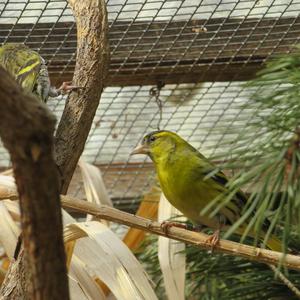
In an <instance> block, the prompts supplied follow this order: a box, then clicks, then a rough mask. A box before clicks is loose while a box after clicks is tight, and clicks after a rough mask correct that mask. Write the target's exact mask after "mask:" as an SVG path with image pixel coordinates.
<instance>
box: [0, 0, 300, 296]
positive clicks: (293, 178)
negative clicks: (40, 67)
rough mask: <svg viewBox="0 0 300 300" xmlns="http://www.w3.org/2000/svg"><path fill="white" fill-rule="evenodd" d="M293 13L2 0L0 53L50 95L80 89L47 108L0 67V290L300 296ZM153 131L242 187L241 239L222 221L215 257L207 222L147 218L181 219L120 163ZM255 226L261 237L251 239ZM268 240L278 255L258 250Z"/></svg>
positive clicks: (286, 5) (140, 160) (147, 164)
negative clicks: (29, 54)
mask: <svg viewBox="0 0 300 300" xmlns="http://www.w3.org/2000/svg"><path fill="white" fill-rule="evenodd" d="M299 10H300V1H298V0H292V1H288V0H258V1H254V0H253V1H250V0H245V1H244V0H239V1H233V0H206V1H205V0H107V1H104V0H103V1H102V0H87V1H77V0H70V1H63V0H57V1H56V0H27V1H26V0H16V1H13V0H0V44H1V45H4V44H7V43H24V44H25V45H27V46H28V47H29V48H30V49H32V50H35V51H37V52H38V53H39V54H40V55H41V57H42V58H43V59H44V60H45V61H46V63H47V68H48V71H49V76H50V80H51V85H52V86H56V87H59V86H60V85H61V84H62V83H63V82H70V81H71V82H72V83H73V84H74V85H76V86H77V87H79V89H77V90H75V91H72V92H70V93H67V94H65V95H60V96H58V97H57V98H49V99H48V101H47V107H48V109H49V110H48V109H47V108H46V107H45V106H43V105H42V104H38V105H36V104H34V103H35V101H34V100H32V97H31V98H30V99H31V100H28V99H27V98H26V97H30V96H28V95H24V94H22V91H21V90H20V89H19V88H18V86H17V85H16V84H15V83H14V82H13V81H12V79H11V78H9V77H8V79H6V75H7V74H6V72H5V71H4V70H0V71H1V72H2V73H1V74H0V75H1V76H0V96H1V98H0V99H1V100H0V101H1V102H0V119H2V121H1V120H0V136H1V140H2V144H1V145H0V169H1V171H2V172H3V173H2V174H1V175H0V199H1V201H0V244H1V251H2V252H1V254H0V284H2V285H1V293H0V294H1V297H3V299H69V298H70V299H122V300H131V299H169V300H171V299H172V300H174V299H178V300H182V299H224V300H231V299H261V298H262V297H264V298H265V299H298V298H299V297H300V291H299V285H300V275H299V270H300V258H299V256H298V253H299V252H298V251H297V249H299V247H300V240H299V233H300V230H299V228H300V226H299V224H300V223H299V217H300V209H299V207H300V206H299V204H300V197H299V195H300V193H299V182H298V177H299V176H298V175H299V170H298V169H299V161H300V152H299V145H300V143H299V140H300V137H299V121H298V120H299V117H300V116H299V111H300V105H299V103H298V102H299V95H300V85H299V79H300V76H299V74H300V71H299V68H300V54H299V48H297V45H298V43H299V38H300V19H299ZM268 63H269V64H268ZM0 65H1V64H0ZM24 97H25V98H26V99H27V101H28V103H29V104H28V105H26V103H27V102H26V101H25V98H24ZM2 99H4V100H2ZM99 99H100V101H99ZM19 100H20V101H19ZM22 101H23V102H22ZM11 103H13V104H11ZM39 105H40V106H39ZM1 111H2V112H1ZM51 112H52V113H53V115H54V116H55V117H56V119H57V124H56V125H55V124H54V121H53V115H52V114H51ZM35 116H36V121H32V120H33V119H34V117H35ZM31 122H32V124H31ZM45 124H48V125H49V126H48V125H45ZM158 129H160V130H170V131H173V132H176V133H178V134H179V135H180V136H181V137H183V138H184V139H185V140H187V141H188V142H189V143H190V144H192V145H193V146H194V147H195V148H196V149H198V150H199V151H200V152H201V153H202V154H203V155H205V156H206V157H209V158H210V159H211V160H212V161H214V163H215V164H216V166H217V168H222V169H223V170H224V172H225V174H226V175H227V176H228V177H229V178H233V179H232V181H229V182H228V186H227V187H228V191H229V193H228V194H229V195H232V194H234V193H235V192H236V191H237V190H238V189H242V190H243V191H244V192H245V194H246V195H247V197H248V199H249V201H248V204H247V205H246V204H245V207H244V209H243V210H242V213H241V216H242V219H241V220H242V221H237V222H240V223H238V225H241V224H244V222H246V221H245V220H246V216H247V218H249V216H251V218H252V219H251V220H252V221H249V222H248V221H247V225H249V226H248V227H247V229H246V233H245V232H244V233H245V234H244V235H242V240H241V239H240V238H241V237H240V236H235V235H233V236H232V235H230V234H231V233H233V231H234V230H233V229H232V227H231V229H229V232H228V231H227V235H226V231H225V233H224V234H225V235H221V238H222V237H224V238H225V239H226V240H227V239H229V240H231V241H226V240H223V239H221V240H220V241H219V242H218V243H217V244H216V245H215V246H214V247H213V249H212V247H211V245H210V244H209V243H208V242H207V237H208V236H209V235H210V234H212V231H211V229H209V228H204V229H203V230H202V231H201V232H194V231H192V230H187V229H182V228H177V227H170V228H168V229H167V230H165V228H161V226H160V224H159V223H157V222H158V221H159V222H162V221H166V220H172V221H173V220H174V219H175V220H177V221H178V222H181V223H185V222H186V219H184V218H183V216H182V214H181V213H180V212H179V211H177V210H176V209H175V208H174V207H171V205H170V204H169V202H168V201H167V200H166V199H165V198H164V196H162V194H161V190H160V186H159V183H158V180H157V177H156V172H155V169H154V166H153V163H152V162H151V160H150V159H149V158H147V157H146V156H142V155H137V156H131V155H130V153H131V151H132V150H133V149H134V147H135V146H136V145H137V144H138V143H139V142H140V141H141V140H142V138H143V137H144V136H145V135H146V134H147V133H149V132H152V131H155V130H158ZM39 130H40V131H41V133H40V134H39ZM54 130H55V132H54ZM53 135H54V138H52V137H53ZM37 136H39V139H38V140H37V139H36V137H37ZM33 137H34V138H33ZM20 149H24V151H23V150H20ZM26 149H30V150H28V151H29V152H28V151H27V150H26ZM28 153H29V154H28ZM52 154H54V155H52ZM44 155H45V157H46V156H47V155H48V156H47V159H46V158H45V160H44ZM52 156H54V160H55V162H54V160H53V159H52V158H51V157H52ZM28 157H29V158H30V159H29V161H30V162H28V161H27V159H28ZM79 158H80V160H79ZM78 160H79V163H78ZM12 167H13V170H14V172H12V171H11V168H12ZM218 170H219V169H218ZM13 173H14V176H15V178H16V183H15V181H14V178H13V177H12V176H13ZM48 175H49V177H48ZM212 176H215V173H213V174H212ZM47 177H48V178H47ZM45 178H46V179H45ZM17 191H18V193H17ZM58 192H59V193H58ZM59 194H61V195H62V196H61V197H60V199H61V206H62V208H63V211H62V217H63V224H61V221H60V217H61V216H60V213H59V211H60V202H59ZM43 195H46V196H45V197H44V196H43ZM229 195H225V196H224V197H225V200H224V198H223V200H224V201H225V202H226V201H229ZM253 195H254V196H253ZM187 197H189V195H187ZM48 198H49V199H48ZM52 198H54V199H56V200H57V201H56V202H55V201H52V200H51V199H52ZM47 199H48V200H49V202H47V201H48V200H47ZM17 200H20V204H21V211H20V210H19V204H18V201H17ZM31 200H32V201H31ZM51 201H52V202H51ZM218 201H219V200H218ZM218 201H217V200H216V202H215V204H216V206H217V205H218ZM54 202H55V203H56V204H55V205H52V203H54ZM226 203H227V202H226ZM226 203H225V204H223V205H226ZM220 205H221V204H220ZM220 207H222V205H221V206H220ZM220 207H219V208H220ZM220 209H221V208H220ZM50 211H52V212H53V214H51V213H49V214H48V212H50ZM128 213H130V215H129V214H128ZM132 214H133V215H132ZM137 216H138V217H137ZM243 217H244V219H243ZM52 218H53V219H52ZM52 220H54V221H53V223H52ZM265 220H267V221H268V222H269V223H268V224H269V227H268V228H270V230H268V229H267V231H266V232H267V233H266V236H267V237H266V238H265V240H264V237H263V238H262V240H260V239H259V238H258V235H257V234H252V235H250V237H249V234H247V233H249V232H250V231H251V230H254V231H255V230H256V231H257V232H259V230H261V229H262V228H263V225H262V224H264V222H265ZM107 221H111V222H107ZM50 222H51V223H50ZM124 225H125V226H124ZM238 225H236V223H235V224H233V227H234V226H238ZM21 227H22V229H23V233H22V235H21V238H20V228H21ZM189 229H190V228H189ZM62 230H63V236H62ZM230 230H231V231H230ZM256 231H255V232H256ZM273 231H274V232H276V235H277V236H278V237H279V239H280V240H281V242H282V248H281V249H280V252H275V251H271V250H268V249H264V247H265V244H266V243H265V242H266V240H267V238H268V237H269V236H270V235H271V234H272V233H273ZM53 232H55V233H53ZM146 232H148V233H146ZM206 234H208V235H206ZM158 236H159V237H158ZM162 236H164V237H162ZM166 237H167V238H166ZM251 238H252V239H251ZM63 239H64V249H65V251H63ZM18 240H19V242H18ZM20 241H21V242H20ZM40 241H41V242H40ZM232 241H235V242H232ZM262 242H263V243H262ZM55 243H57V245H58V246H57V249H59V250H57V249H56V247H54V246H55V245H54V246H53V244H55ZM241 243H243V244H241ZM17 244H18V248H19V249H18V251H17V255H16V253H15V248H16V245H17ZM246 244H248V245H246ZM254 247H255V248H254ZM47 249H49V251H48V252H49V253H47ZM64 253H65V254H64ZM283 253H284V254H283ZM48 254H49V255H48ZM49 261H50V262H51V263H50V264H49ZM53 261H54V262H53ZM65 261H66V263H65ZM52 262H53V264H52ZM57 274H60V275H59V276H58V275H57ZM1 299H2V298H1Z"/></svg>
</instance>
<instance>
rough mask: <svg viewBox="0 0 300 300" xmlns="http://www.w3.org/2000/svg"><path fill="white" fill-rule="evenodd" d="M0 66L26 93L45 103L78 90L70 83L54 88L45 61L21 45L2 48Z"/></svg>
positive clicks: (7, 45) (10, 44)
mask: <svg viewBox="0 0 300 300" xmlns="http://www.w3.org/2000/svg"><path fill="white" fill-rule="evenodd" d="M0 65H1V66H2V67H3V68H4V69H6V70H7V71H8V72H9V73H10V74H11V75H12V76H13V77H14V78H15V80H16V81H17V82H18V83H19V84H20V85H21V86H22V87H23V89H24V90H25V91H26V92H30V93H33V94H35V95H37V96H38V98H39V99H41V100H42V101H44V102H46V101H47V100H48V97H57V96H59V95H61V94H63V93H65V92H67V91H71V90H73V89H76V88H77V87H75V86H72V85H71V83H70V82H64V83H63V84H62V85H61V87H60V88H59V89H56V88H55V87H52V86H51V85H50V79H49V74H48V69H47V64H46V62H45V60H44V59H43V58H42V57H41V56H40V55H39V54H38V53H37V52H36V51H33V50H32V49H30V48H28V47H27V46H26V45H24V44H21V43H7V44H4V45H3V46H2V47H0Z"/></svg>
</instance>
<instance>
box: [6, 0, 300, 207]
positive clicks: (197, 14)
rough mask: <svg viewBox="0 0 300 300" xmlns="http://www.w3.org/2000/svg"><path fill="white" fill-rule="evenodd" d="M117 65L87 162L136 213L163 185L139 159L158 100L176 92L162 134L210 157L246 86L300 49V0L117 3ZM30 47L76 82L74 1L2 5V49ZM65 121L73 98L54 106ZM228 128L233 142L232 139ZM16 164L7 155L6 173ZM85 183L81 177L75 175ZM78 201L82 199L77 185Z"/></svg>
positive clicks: (112, 8) (110, 4) (167, 100)
mask: <svg viewBox="0 0 300 300" xmlns="http://www.w3.org/2000/svg"><path fill="white" fill-rule="evenodd" d="M107 9H108V19H109V28H110V29H109V41H110V48H111V65H110V70H109V78H108V82H107V86H108V87H107V88H106V89H105V91H104V93H103V94H102V97H101V102H100V106H99V108H98V111H97V114H96V116H95V119H94V122H93V126H92V128H91V131H90V134H89V138H88V141H87V143H86V147H85V150H84V153H83V156H84V158H85V159H86V160H87V161H89V162H91V163H93V164H95V165H98V166H100V168H101V170H102V172H103V175H104V181H105V184H106V186H107V189H108V191H109V193H110V195H111V196H112V198H113V200H114V202H115V203H116V204H117V205H119V206H120V207H124V208H126V209H129V210H131V209H133V210H134V209H135V207H136V203H137V202H138V200H139V199H140V197H141V195H142V194H143V193H144V192H145V191H147V190H148V189H149V187H150V186H151V185H152V184H153V182H154V180H155V177H154V172H153V167H152V165H151V163H150V162H149V160H147V159H145V158H144V157H142V156H140V157H138V156H137V157H129V153H130V150H131V149H132V148H133V147H134V146H135V145H136V144H137V142H138V141H139V140H140V139H141V138H142V136H143V135H144V134H145V133H147V132H149V131H151V130H155V129H156V128H157V123H158V119H159V113H158V107H157V105H156V103H155V100H154V98H153V97H150V95H149V91H150V89H151V88H152V87H153V86H155V85H156V84H157V83H158V82H159V81H162V82H163V83H166V85H165V86H164V87H163V88H162V90H161V94H160V99H161V100H162V102H163V118H162V122H161V128H165V129H169V130H174V131H177V132H178V133H179V134H180V135H182V136H183V137H185V138H186V139H187V140H189V141H190V142H191V143H192V144H193V145H194V146H195V147H196V148H198V149H201V151H202V152H203V153H204V154H205V155H211V154H215V153H216V151H217V148H216V147H215V146H216V145H218V144H220V143H222V140H224V139H225V138H226V134H225V130H224V134H217V133H215V132H214V128H215V127H216V126H219V125H220V124H222V126H224V120H226V118H228V119H231V120H232V119H234V118H235V117H236V118H237V117H238V116H240V115H241V114H242V113H243V112H242V111H241V110H239V109H238V108H237V104H239V103H242V102H245V101H247V90H245V89H244V88H243V85H242V84H243V81H244V80H248V79H250V78H252V77H253V76H254V74H255V73H256V72H257V71H258V70H259V69H261V68H262V66H263V64H264V62H265V61H266V60H267V59H269V58H270V57H271V56H274V55H277V54H283V53H288V52H289V51H292V46H293V45H295V44H297V43H298V42H299V37H300V35H299V33H300V18H299V16H298V14H299V9H300V0H294V1H287V0H261V1H252V0H248V1H243V0H239V1H231V0H224V1H219V0H206V1H205V0H201V1H194V0H180V1H179V0H130V1H128V0H108V1H107ZM6 42H22V43H23V42H25V43H26V44H27V45H28V46H29V47H31V48H33V49H35V50H37V51H39V52H40V53H41V55H42V56H43V57H44V58H45V59H46V60H47V61H48V67H49V71H50V76H51V80H52V82H53V83H54V84H58V83H59V82H61V81H63V80H64V81H65V80H69V79H71V78H72V73H73V70H74V66H75V55H76V24H75V22H74V18H73V16H72V12H71V10H70V8H69V7H68V5H67V2H66V1H62V0H53V1H50V0H30V1H29V0H27V1H26V0H15V1H10V0H9V1H3V0H0V43H1V44H2V43H6ZM49 106H50V108H51V109H52V110H53V111H54V112H55V114H56V115H57V117H58V118H59V117H60V116H61V114H62V110H63V108H64V99H55V100H52V101H49ZM231 125H232V123H228V124H227V125H226V127H227V129H228V130H227V131H226V132H227V134H228V135H230V134H232V133H231V132H230V126H231ZM7 166H9V157H8V154H7V153H6V151H5V150H4V148H3V147H1V148H0V167H3V168H5V167H7ZM75 176H77V177H78V175H75ZM74 182H75V183H76V184H73V185H71V193H72V194H74V195H76V196H79V197H81V196H83V195H82V184H81V183H80V179H79V178H75V179H74Z"/></svg>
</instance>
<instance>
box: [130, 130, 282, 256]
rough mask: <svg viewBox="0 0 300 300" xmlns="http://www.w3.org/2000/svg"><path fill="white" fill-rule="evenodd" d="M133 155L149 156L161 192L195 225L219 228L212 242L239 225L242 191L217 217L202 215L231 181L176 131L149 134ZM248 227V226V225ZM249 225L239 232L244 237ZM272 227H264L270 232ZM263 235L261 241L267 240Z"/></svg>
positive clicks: (273, 242) (273, 243) (273, 241)
mask: <svg viewBox="0 0 300 300" xmlns="http://www.w3.org/2000/svg"><path fill="white" fill-rule="evenodd" d="M131 154H146V155H148V156H149V157H150V158H151V160H152V161H153V163H154V165H155V169H156V172H157V175H158V178H159V182H160V186H161V189H162V191H163V193H164V195H165V196H166V198H167V199H168V201H169V202H170V203H171V204H172V205H173V206H174V207H176V208H177V209H178V210H179V211H181V212H182V214H183V215H185V216H186V217H187V218H188V219H190V220H191V221H192V222H193V223H194V224H197V225H205V226H207V227H210V228H212V229H215V230H216V231H215V234H214V235H213V236H212V238H211V239H210V241H211V242H212V244H213V245H214V244H215V243H217V242H218V240H219V230H221V229H224V228H226V227H228V226H230V225H232V224H233V223H235V222H236V221H237V220H238V219H239V218H240V216H241V212H242V210H243V207H244V206H245V204H246V202H247V198H246V196H245V194H244V193H243V192H242V191H239V192H237V193H236V194H235V196H234V197H233V198H232V199H231V201H230V202H228V203H226V204H225V205H224V206H223V207H222V208H221V209H220V211H219V213H218V215H216V216H215V217H210V216H209V214H210V212H209V213H207V214H204V215H203V214H202V213H201V212H202V211H203V209H204V208H205V207H206V205H207V204H209V203H210V202H211V201H213V200H214V199H216V197H220V196H221V195H224V194H225V193H226V191H227V186H226V184H227V182H228V180H227V178H226V176H225V175H224V174H223V173H222V172H220V171H219V172H217V173H213V171H214V170H216V166H215V165H214V164H213V163H211V162H210V161H209V160H208V159H207V158H205V157H204V156H203V155H202V154H201V153H199V151H198V150H196V149H195V148H194V147H193V146H191V145H190V144H189V143H188V142H186V141H185V140H184V139H182V138H181V137H180V136H179V135H177V134H176V133H174V132H170V131H166V130H160V131H154V132H151V133H149V134H147V135H146V136H145V137H144V138H143V140H142V142H141V144H140V145H138V146H137V147H136V148H135V149H134V150H133V152H132V153H131ZM245 225H246V224H245ZM245 227H246V226H241V227H240V228H239V229H238V230H237V232H236V233H238V234H242V233H243V230H244V229H245ZM267 227H268V224H264V228H265V229H266V228H267ZM264 234H265V233H264V232H262V233H261V239H262V240H263V238H264ZM267 246H268V247H269V248H270V249H272V250H274V251H281V242H280V241H279V240H278V239H277V238H276V237H275V236H271V237H270V238H269V240H268V242H267Z"/></svg>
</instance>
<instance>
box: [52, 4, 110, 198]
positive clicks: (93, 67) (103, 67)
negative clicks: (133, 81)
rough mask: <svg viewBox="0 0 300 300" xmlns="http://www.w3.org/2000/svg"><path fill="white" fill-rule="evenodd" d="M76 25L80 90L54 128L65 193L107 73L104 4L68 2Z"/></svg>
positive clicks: (77, 67) (57, 157)
mask: <svg viewBox="0 0 300 300" xmlns="http://www.w3.org/2000/svg"><path fill="white" fill-rule="evenodd" d="M69 4H70V6H71V8H72V11H73V14H74V16H75V18H76V24H77V57H76V67H75V72H74V77H73V84H75V85H77V86H80V87H82V88H83V89H82V90H81V91H80V92H79V94H77V93H73V94H72V95H71V96H70V98H69V99H68V100H67V102H66V106H65V109H64V112H63V115H62V117H61V121H60V123H59V125H58V128H57V133H56V140H55V154H56V161H57V164H58V166H59V169H60V171H61V173H62V177H63V186H62V193H63V194H65V193H66V192H67V189H68V186H69V183H70V181H71V178H72V175H73V173H74V170H75V168H76V165H77V162H78V159H79V157H80V155H81V153H82V151H83V149H84V145H85V142H86V139H87V137H88V134H89V131H90V128H91V125H92V122H93V118H94V115H95V113H96V110H97V107H98V104H99V101H100V96H101V93H102V90H103V86H104V80H105V78H106V75H107V71H108V62H109V44H108V39H107V30H108V22H107V11H106V4H105V0H91V1H75V0H69Z"/></svg>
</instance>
